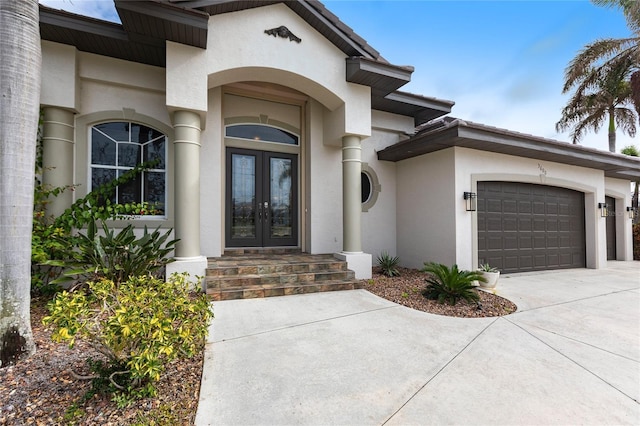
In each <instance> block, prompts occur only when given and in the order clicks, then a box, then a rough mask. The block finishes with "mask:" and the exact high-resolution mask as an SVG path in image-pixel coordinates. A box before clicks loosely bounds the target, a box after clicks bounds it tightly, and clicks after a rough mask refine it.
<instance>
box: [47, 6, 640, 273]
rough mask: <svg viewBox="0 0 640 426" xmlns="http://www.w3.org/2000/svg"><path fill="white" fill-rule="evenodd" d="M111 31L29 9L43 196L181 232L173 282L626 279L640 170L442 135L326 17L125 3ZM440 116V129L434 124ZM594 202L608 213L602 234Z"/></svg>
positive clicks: (546, 145)
mask: <svg viewBox="0 0 640 426" xmlns="http://www.w3.org/2000/svg"><path fill="white" fill-rule="evenodd" d="M115 5H116V8H117V10H118V13H119V15H120V18H121V21H122V24H114V23H109V22H105V21H100V20H96V19H93V18H89V17H84V16H79V15H75V14H71V13H68V12H63V11H57V10H53V9H50V8H47V7H44V6H41V8H40V21H41V24H40V26H41V37H42V52H43V67H42V93H41V105H42V107H43V110H44V126H43V135H44V154H43V155H44V163H45V169H46V171H45V176H44V180H45V183H48V184H51V185H54V186H64V185H73V184H79V186H78V187H77V189H76V190H75V191H73V192H66V193H64V194H63V195H62V196H61V197H58V198H56V199H55V200H54V202H53V203H52V204H51V206H50V208H51V213H53V214H57V213H59V212H61V211H62V210H63V209H64V208H66V207H67V206H68V205H69V204H71V203H72V202H73V200H74V198H75V197H81V196H83V195H84V194H86V193H87V191H89V190H90V189H91V188H92V187H96V186H97V185H99V184H101V183H103V182H105V181H108V180H110V179H113V178H114V177H116V176H118V175H120V174H121V173H122V172H124V171H126V170H129V169H131V168H132V167H134V166H135V165H137V164H139V163H141V162H144V161H149V160H155V163H154V165H153V166H152V168H151V169H149V170H147V171H146V172H145V173H144V174H143V175H142V176H141V177H140V178H138V179H137V180H135V181H134V182H131V183H129V184H127V185H125V186H123V187H121V188H119V189H118V193H117V195H116V200H117V201H118V202H146V203H148V205H149V206H150V207H152V208H153V209H152V211H150V212H148V213H151V214H147V215H145V216H141V217H140V218H136V219H134V220H136V221H138V222H139V224H140V225H141V226H142V225H148V226H153V227H155V226H158V225H160V226H161V227H163V228H173V229H174V232H175V237H176V238H179V239H180V241H179V243H178V244H177V247H176V250H175V259H176V261H175V262H174V263H172V264H171V265H170V267H171V270H172V271H188V272H191V273H193V274H198V275H204V270H205V268H206V266H207V258H208V257H218V256H221V255H222V254H223V253H224V252H225V250H226V249H229V248H237V247H297V248H299V249H300V250H302V251H303V252H307V253H312V254H316V253H335V256H336V257H339V258H341V259H344V260H346V261H347V263H348V265H349V268H350V269H352V270H354V271H355V272H356V277H358V278H368V277H370V276H371V268H372V259H375V257H376V256H378V255H379V254H380V253H382V252H388V253H390V254H396V255H398V256H399V257H400V259H401V261H402V263H403V265H405V266H409V267H420V266H422V264H423V262H425V261H437V262H442V263H447V264H453V263H457V264H458V265H459V266H460V267H462V268H467V269H470V268H474V267H477V266H478V264H480V263H485V262H489V263H491V264H492V265H493V266H496V267H498V268H500V269H502V270H503V271H505V272H520V271H537V270H544V269H556V268H569V267H587V268H601V267H603V266H605V264H606V261H607V260H620V261H630V260H632V241H631V225H632V220H631V218H630V215H629V214H627V211H626V208H627V207H629V206H631V193H630V182H631V181H633V180H636V179H640V160H638V159H634V158H631V157H626V156H622V155H618V154H611V153H608V152H601V151H597V150H593V149H588V148H583V147H580V146H575V145H570V144H567V143H563V142H557V141H551V140H546V139H542V138H538V137H535V136H531V135H524V134H520V133H517V132H512V131H507V130H504V129H496V128H491V127H488V126H483V125H480V124H477V123H470V122H465V121H464V120H460V119H454V118H451V117H445V116H446V115H447V114H449V113H450V112H451V109H452V107H453V102H451V101H447V100H441V99H435V98H431V97H426V96H420V95H415V94H411V93H406V92H402V91H400V90H399V89H400V88H401V87H402V86H403V85H405V84H406V83H407V82H409V81H410V78H411V74H412V73H413V71H414V70H413V68H412V67H407V66H398V65H393V64H390V63H388V62H387V61H386V60H385V59H384V58H383V57H382V56H380V54H379V53H378V52H377V51H376V50H375V49H373V48H372V47H371V46H369V45H368V44H367V43H366V42H365V41H364V40H363V39H361V38H360V37H359V36H357V35H356V34H354V33H353V31H352V30H351V29H350V28H349V27H347V26H346V25H345V24H344V23H342V22H341V21H340V20H339V19H338V18H337V17H336V16H335V15H333V14H331V12H329V11H328V10H327V9H326V8H325V7H324V6H323V5H322V4H321V3H320V2H317V1H312V0H299V1H276V0H274V1H260V2H254V1H225V0H223V1H221V0H211V1H205V0H203V1H167V0H155V1H122V0H115ZM443 117H444V118H443ZM603 203H606V204H607V206H608V210H607V211H608V213H609V214H608V215H607V216H606V217H604V215H603V213H604V212H605V209H604V206H602V204H603Z"/></svg>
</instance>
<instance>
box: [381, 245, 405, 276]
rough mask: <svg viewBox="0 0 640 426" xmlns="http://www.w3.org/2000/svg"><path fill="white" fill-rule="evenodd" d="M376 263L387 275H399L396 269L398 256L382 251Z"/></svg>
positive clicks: (398, 261) (398, 260)
mask: <svg viewBox="0 0 640 426" xmlns="http://www.w3.org/2000/svg"><path fill="white" fill-rule="evenodd" d="M377 262H378V265H379V266H380V269H381V270H382V273H383V274H384V275H386V276H388V277H397V276H399V275H400V272H399V271H398V263H400V258H399V257H398V256H394V257H392V256H390V255H389V253H387V252H386V251H383V252H382V253H380V255H379V256H378V258H377Z"/></svg>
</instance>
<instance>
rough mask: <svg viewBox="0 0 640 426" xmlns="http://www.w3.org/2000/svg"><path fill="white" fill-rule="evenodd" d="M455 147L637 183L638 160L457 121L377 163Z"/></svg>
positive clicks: (402, 146)
mask: <svg viewBox="0 0 640 426" xmlns="http://www.w3.org/2000/svg"><path fill="white" fill-rule="evenodd" d="M454 146H457V147H464V148H471V149H477V150H481V151H488V152H496V153H500V154H507V155H514V156H518V157H526V158H533V159H536V160H544V161H552V162H556V163H563V164H569V165H573V166H579V167H586V168H591V169H596V170H603V171H604V175H605V176H607V177H612V178H617V179H625V180H631V181H637V180H640V158H636V157H630V156H627V155H622V154H615V153H610V152H605V151H599V150H596V149H592V148H586V147H583V146H580V145H572V144H569V143H567V142H560V141H556V140H552V139H546V138H541V137H537V136H532V135H526V134H523V133H519V132H513V131H509V130H504V129H499V128H495V127H489V126H484V125H482V124H477V123H470V122H466V121H463V120H459V119H448V120H443V121H442V122H441V123H437V124H435V125H434V126H430V127H429V128H427V129H426V130H425V131H423V132H420V133H418V134H417V135H415V136H413V137H412V138H410V139H407V140H405V141H402V142H399V143H397V144H395V145H392V146H389V147H387V148H385V149H384V150H382V151H379V152H378V159H380V160H387V161H402V160H406V159H408V158H413V157H417V156H420V155H424V154H428V153H430V152H435V151H440V150H443V149H446V148H451V147H454Z"/></svg>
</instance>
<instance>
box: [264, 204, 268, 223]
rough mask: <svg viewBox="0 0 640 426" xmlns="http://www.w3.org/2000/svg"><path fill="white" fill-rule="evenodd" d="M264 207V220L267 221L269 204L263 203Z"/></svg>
mask: <svg viewBox="0 0 640 426" xmlns="http://www.w3.org/2000/svg"><path fill="white" fill-rule="evenodd" d="M263 206H264V220H268V219H269V202H267V201H265V202H264V203H263Z"/></svg>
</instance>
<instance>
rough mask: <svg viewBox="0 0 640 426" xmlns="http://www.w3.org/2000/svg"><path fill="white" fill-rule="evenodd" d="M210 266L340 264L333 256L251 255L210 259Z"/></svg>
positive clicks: (304, 254)
mask: <svg viewBox="0 0 640 426" xmlns="http://www.w3.org/2000/svg"><path fill="white" fill-rule="evenodd" d="M208 260H209V262H208V264H209V266H210V267H216V266H231V265H240V266H253V265H259V264H276V263H282V264H298V263H306V262H328V261H334V262H340V260H338V259H336V258H335V257H334V256H333V255H332V254H308V253H298V254H277V255H273V254H251V255H226V254H225V255H224V256H221V257H210V258H209V259H208Z"/></svg>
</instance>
